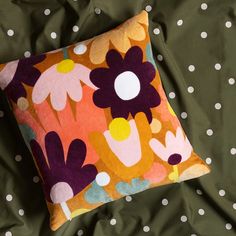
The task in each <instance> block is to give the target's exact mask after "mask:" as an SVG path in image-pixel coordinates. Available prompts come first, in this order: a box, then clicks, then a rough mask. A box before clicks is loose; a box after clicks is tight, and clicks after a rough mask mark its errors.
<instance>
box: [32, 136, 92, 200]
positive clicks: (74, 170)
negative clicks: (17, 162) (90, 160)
mask: <svg viewBox="0 0 236 236" xmlns="http://www.w3.org/2000/svg"><path fill="white" fill-rule="evenodd" d="M30 146H31V150H32V153H33V155H34V157H35V160H36V163H37V166H38V168H39V170H40V173H41V176H42V178H43V188H44V192H45V195H46V198H47V200H48V201H49V202H53V203H61V202H66V201H67V200H69V199H71V198H73V196H74V195H76V194H77V193H79V192H80V191H82V190H83V189H84V188H85V187H86V186H87V185H89V184H90V183H91V182H92V181H93V180H94V179H95V178H96V174H97V169H96V167H95V166H94V165H91V164H88V165H84V166H83V163H84V160H85V157H86V145H85V143H84V142H83V141H82V140H80V139H75V140H73V141H72V142H71V144H70V146H69V149H68V154H67V158H66V159H65V157H64V150H63V146H62V142H61V140H60V138H59V136H58V135H57V133H56V132H54V131H52V132H49V133H48V134H47V135H46V136H45V149H46V154H47V160H46V157H45V156H44V153H43V150H42V148H41V147H40V145H39V144H38V142H37V141H36V140H32V141H31V142H30Z"/></svg>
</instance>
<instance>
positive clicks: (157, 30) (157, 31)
mask: <svg viewBox="0 0 236 236" xmlns="http://www.w3.org/2000/svg"><path fill="white" fill-rule="evenodd" d="M160 32H161V31H160V29H158V28H155V29H154V30H153V33H154V34H155V35H158V34H160Z"/></svg>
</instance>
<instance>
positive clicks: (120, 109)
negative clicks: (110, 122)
mask: <svg viewBox="0 0 236 236" xmlns="http://www.w3.org/2000/svg"><path fill="white" fill-rule="evenodd" d="M111 115H112V117H113V118H118V117H123V118H125V119H127V118H128V116H129V110H128V109H127V107H125V106H112V107H111Z"/></svg>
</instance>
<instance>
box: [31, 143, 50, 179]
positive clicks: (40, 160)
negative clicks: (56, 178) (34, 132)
mask: <svg viewBox="0 0 236 236" xmlns="http://www.w3.org/2000/svg"><path fill="white" fill-rule="evenodd" d="M30 147H31V150H32V153H33V156H34V159H35V161H36V163H37V166H38V168H39V170H40V173H41V175H42V176H44V175H45V174H47V173H48V171H49V166H48V164H47V161H46V159H45V156H44V154H43V151H42V149H41V147H40V145H39V144H38V142H37V141H36V140H34V139H33V140H31V142H30Z"/></svg>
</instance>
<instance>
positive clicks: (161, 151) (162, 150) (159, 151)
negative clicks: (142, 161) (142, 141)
mask: <svg viewBox="0 0 236 236" xmlns="http://www.w3.org/2000/svg"><path fill="white" fill-rule="evenodd" d="M149 145H150V147H151V148H152V150H153V152H154V153H155V154H156V155H157V156H158V157H160V158H161V159H162V160H163V161H167V160H168V157H169V155H168V152H167V149H166V147H165V146H164V145H163V144H162V143H161V142H159V141H158V140H157V139H155V138H152V139H151V140H150V141H149Z"/></svg>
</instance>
